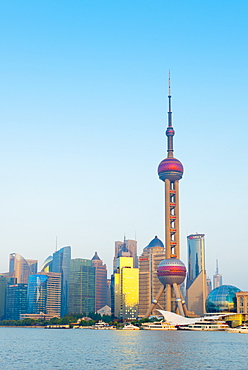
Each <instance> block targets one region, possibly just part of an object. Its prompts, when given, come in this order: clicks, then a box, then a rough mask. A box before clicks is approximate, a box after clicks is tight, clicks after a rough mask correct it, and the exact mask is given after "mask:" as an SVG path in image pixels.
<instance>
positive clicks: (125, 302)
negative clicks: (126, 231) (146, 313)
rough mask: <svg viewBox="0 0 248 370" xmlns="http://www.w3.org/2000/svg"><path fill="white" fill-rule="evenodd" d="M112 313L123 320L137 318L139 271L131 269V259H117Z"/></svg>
mask: <svg viewBox="0 0 248 370" xmlns="http://www.w3.org/2000/svg"><path fill="white" fill-rule="evenodd" d="M114 296H115V297H114V313H115V316H116V317H118V318H120V319H123V320H130V319H135V318H136V317H137V316H138V303H139V269H137V268H133V258H132V257H118V259H117V266H116V272H115V274H114Z"/></svg>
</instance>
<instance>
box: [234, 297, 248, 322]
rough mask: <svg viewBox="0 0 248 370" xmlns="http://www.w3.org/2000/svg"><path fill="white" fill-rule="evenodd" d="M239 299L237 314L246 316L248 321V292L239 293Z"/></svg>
mask: <svg viewBox="0 0 248 370" xmlns="http://www.w3.org/2000/svg"><path fill="white" fill-rule="evenodd" d="M236 297H237V313H242V314H244V315H245V320H248V292H242V291H240V292H238V293H236Z"/></svg>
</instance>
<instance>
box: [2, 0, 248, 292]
mask: <svg viewBox="0 0 248 370" xmlns="http://www.w3.org/2000/svg"><path fill="white" fill-rule="evenodd" d="M0 10H1V14H2V21H1V24H0V32H1V35H2V36H1V48H0V54H1V58H0V60H1V69H0V74H1V90H0V94H1V102H2V104H1V110H0V122H1V123H0V128H1V132H0V151H1V169H2V171H1V179H2V181H1V182H0V187H1V208H0V221H1V233H0V235H1V249H0V251H1V262H0V271H1V272H5V271H7V270H8V258H9V254H10V253H13V252H17V253H19V254H21V255H22V256H23V257H25V258H35V259H38V260H39V265H40V266H41V264H42V263H43V261H44V260H45V258H46V257H47V256H48V255H50V254H52V253H53V252H54V250H55V244H56V237H57V238H58V242H57V244H58V248H61V247H63V246H65V245H70V246H71V247H72V257H73V258H76V257H82V258H92V257H93V255H94V252H95V251H97V252H98V254H99V256H100V258H101V259H102V260H103V261H104V262H105V263H106V264H107V266H108V270H109V271H108V272H109V274H110V273H111V272H112V258H113V253H114V242H115V240H123V238H124V235H125V236H126V238H127V239H135V238H136V239H137V241H138V252H139V254H140V253H141V252H142V249H143V248H144V247H145V246H146V245H147V244H148V243H149V242H150V240H151V239H153V237H154V236H155V235H158V237H159V238H160V239H162V240H164V230H163V228H164V211H163V201H164V187H163V183H162V182H161V181H160V180H159V179H158V176H157V167H158V164H159V163H160V161H161V160H162V159H163V158H165V157H166V138H165V135H164V132H165V128H166V125H167V110H168V100H167V95H168V92H167V76H168V70H169V69H170V71H171V92H172V111H173V126H174V128H175V132H176V135H175V137H174V149H175V151H174V155H175V157H176V158H178V159H179V160H180V161H181V162H182V163H183V166H184V170H185V172H184V176H183V179H182V180H181V181H180V227H181V259H182V260H183V261H184V262H185V263H186V264H187V258H186V236H187V235H188V234H190V233H195V232H198V233H204V234H205V235H206V268H207V275H208V276H210V277H212V275H213V273H214V272H215V260H216V259H217V258H218V260H219V272H220V273H221V274H222V275H223V283H224V284H232V285H236V286H237V287H239V288H240V289H242V290H247V289H248V282H247V272H246V264H245V263H246V259H247V240H246V237H245V230H246V223H247V209H248V197H247V180H248V178H247V177H248V175H247V156H248V146H247V133H248V132H247V130H248V129H247V116H248V112H247V110H248V106H247V93H248V83H247V82H248V81H247V80H248V64H247V59H248V58H247V57H248V55H247V54H248V51H247V38H248V31H247V25H246V24H247V19H246V14H247V10H248V3H247V2H246V1H244V0H241V1H239V0H238V1H236V2H235V3H234V2H232V1H230V0H227V1H225V2H224V1H218V2H215V1H212V0H210V1H208V2H204V3H199V2H198V1H189V2H185V1H182V0H179V1H177V2H176V3H175V2H166V1H162V0H158V1H156V2H153V3H151V2H149V1H142V2H141V1H140V0H136V1H135V0H134V1H125V2H123V3H116V2H115V1H112V0H109V1H105V2H102V1H99V0H94V1H74V0H72V1H70V2H69V1H63V0H62V1H58V0H55V1H53V2H52V3H51V2H49V1H47V0H44V1H42V2H40V3H37V2H32V1H30V0H24V1H22V2H19V1H17V0H14V1H12V2H11V3H10V2H1V4H0Z"/></svg>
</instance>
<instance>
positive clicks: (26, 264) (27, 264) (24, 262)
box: [9, 253, 38, 284]
mask: <svg viewBox="0 0 248 370" xmlns="http://www.w3.org/2000/svg"><path fill="white" fill-rule="evenodd" d="M37 265H38V261H37V260H28V259H25V258H23V257H22V256H21V255H20V254H18V253H11V254H10V256H9V276H10V277H14V278H16V279H17V283H18V284H27V283H28V277H29V275H32V274H36V272H37Z"/></svg>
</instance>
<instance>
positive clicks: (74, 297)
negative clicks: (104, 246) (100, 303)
mask: <svg viewBox="0 0 248 370" xmlns="http://www.w3.org/2000/svg"><path fill="white" fill-rule="evenodd" d="M95 293H96V268H95V267H93V266H92V260H87V259H82V258H76V259H72V260H71V266H70V279H69V313H70V314H79V313H80V314H85V315H88V314H89V313H91V312H95Z"/></svg>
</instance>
